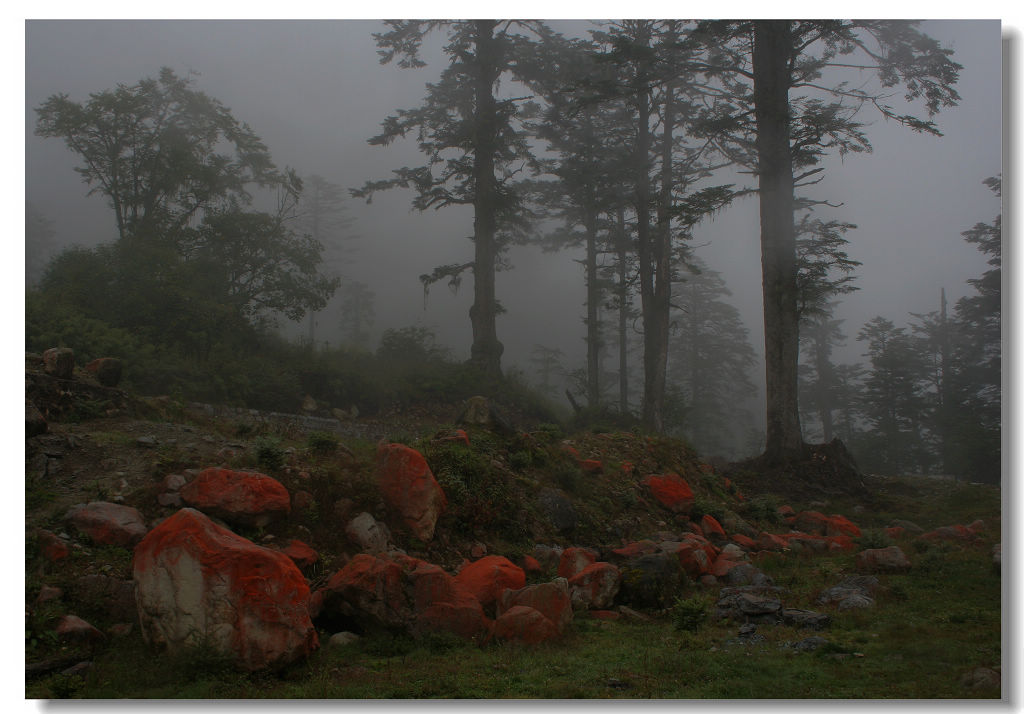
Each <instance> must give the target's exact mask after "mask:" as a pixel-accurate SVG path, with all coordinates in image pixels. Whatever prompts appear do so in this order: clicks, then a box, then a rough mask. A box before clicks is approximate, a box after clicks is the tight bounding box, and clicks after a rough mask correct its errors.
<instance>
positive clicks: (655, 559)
mask: <svg viewBox="0 0 1024 714" xmlns="http://www.w3.org/2000/svg"><path fill="white" fill-rule="evenodd" d="M619 569H620V571H621V573H622V582H621V587H620V590H619V595H618V599H619V601H620V602H623V603H627V604H629V605H632V606H633V607H640V608H665V607H669V606H670V605H671V604H672V602H673V601H674V600H675V599H676V597H678V594H679V590H680V588H681V586H682V584H683V579H684V578H683V569H682V566H681V565H680V563H679V558H678V557H677V556H676V555H675V554H674V553H665V552H659V553H645V554H643V555H638V556H636V557H634V558H630V559H629V560H627V561H626V562H624V563H621V564H620V565H619Z"/></svg>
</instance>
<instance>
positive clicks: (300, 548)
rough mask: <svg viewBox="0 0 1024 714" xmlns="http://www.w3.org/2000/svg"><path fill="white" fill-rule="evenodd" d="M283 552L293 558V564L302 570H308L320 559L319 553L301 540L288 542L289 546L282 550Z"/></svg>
mask: <svg viewBox="0 0 1024 714" xmlns="http://www.w3.org/2000/svg"><path fill="white" fill-rule="evenodd" d="M281 552H282V553H284V554H285V555H287V556H288V557H289V558H291V559H292V562H293V563H295V564H296V565H297V566H299V567H300V568H308V567H309V566H311V565H313V563H315V562H316V561H317V560H319V559H320V556H319V555H317V552H316V551H315V550H313V549H312V548H310V547H309V546H308V545H306V544H305V543H303V542H302V541H301V540H290V541H288V545H286V546H285V547H284V548H282V549H281Z"/></svg>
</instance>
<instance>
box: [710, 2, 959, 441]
mask: <svg viewBox="0 0 1024 714" xmlns="http://www.w3.org/2000/svg"><path fill="white" fill-rule="evenodd" d="M692 37H693V38H694V40H695V41H699V42H700V43H702V45H703V46H704V48H705V55H704V58H703V60H702V62H700V63H695V64H694V65H693V67H694V69H699V70H700V71H702V72H703V73H704V75H705V77H706V78H707V83H708V86H709V90H708V92H709V94H711V95H714V96H715V97H716V98H717V99H719V101H718V102H716V103H714V104H713V105H709V107H708V109H707V110H705V111H704V115H703V117H702V121H701V124H700V125H701V127H702V129H701V131H702V133H703V135H704V136H707V137H708V138H709V140H711V141H714V142H715V143H716V145H718V146H719V147H720V149H721V150H722V151H723V152H725V153H726V154H727V155H729V156H731V157H733V158H734V159H735V160H736V161H737V162H740V163H744V164H746V165H748V166H750V167H751V168H752V169H753V170H754V171H756V175H757V178H758V195H759V202H760V210H761V262H762V272H763V281H762V282H763V286H764V288H763V292H764V328H765V329H764V332H765V364H766V370H765V373H766V381H767V429H768V431H767V443H766V448H765V456H766V457H768V458H769V459H770V460H776V461H784V460H786V459H788V458H790V457H792V456H794V455H798V454H799V453H800V451H801V449H802V444H803V441H802V435H801V430H800V418H799V412H798V398H797V364H798V356H799V310H798V304H799V303H798V301H799V289H798V285H797V274H798V273H797V257H796V256H797V248H796V229H795V225H794V211H795V210H796V208H797V207H798V206H799V204H798V202H797V201H796V199H795V195H794V191H795V189H797V188H799V187H800V186H802V185H807V182H815V181H818V180H820V178H821V177H820V176H818V174H820V172H821V171H822V170H823V169H822V168H820V167H819V168H812V167H815V166H816V165H817V164H818V163H820V162H821V160H822V159H823V158H824V157H825V156H826V155H827V154H828V153H829V152H831V151H838V152H839V153H840V155H842V154H844V153H847V152H851V151H853V152H859V151H866V150H869V149H870V143H869V142H868V139H867V136H866V135H865V134H864V132H863V130H862V129H863V125H862V124H861V123H860V122H859V121H857V120H856V116H857V113H858V111H860V110H861V109H862V108H863V107H865V106H868V107H874V108H875V109H877V110H878V111H879V112H881V114H882V115H883V116H885V117H886V118H890V119H893V120H895V121H898V122H899V123H900V124H902V125H904V126H907V127H909V128H911V129H912V130H914V131H919V132H925V133H930V134H934V135H939V131H938V129H937V127H936V125H935V124H934V123H933V122H932V121H930V119H929V120H926V119H922V118H920V117H919V116H915V115H912V114H902V115H901V114H898V113H897V111H896V110H895V109H893V107H891V106H890V105H888V104H887V103H886V101H887V97H888V95H889V94H890V93H891V90H892V88H893V87H896V86H897V85H902V86H903V88H904V90H905V92H904V96H905V98H906V99H907V100H908V101H911V102H913V101H917V100H923V102H924V109H925V110H926V111H927V114H928V117H929V118H930V117H932V116H934V115H935V114H936V113H937V112H938V111H939V110H940V109H941V108H942V107H944V106H951V105H954V104H955V103H956V102H957V101H958V100H959V96H958V95H957V93H956V92H955V91H954V90H953V85H954V84H955V83H956V81H957V79H958V74H959V70H960V65H958V64H956V63H955V62H953V61H952V60H951V59H950V55H951V54H952V51H951V50H946V49H943V48H941V47H940V46H939V44H938V43H937V42H936V41H935V40H934V39H932V38H930V37H928V36H927V35H925V34H923V33H921V32H920V31H919V30H918V29H917V23H914V22H905V21H890V20H867V21H847V20H813V21H796V20H738V21H707V22H702V23H700V24H699V25H698V28H697V30H696V31H695V33H694V34H693V35H692ZM826 71H827V72H828V75H827V77H828V79H829V82H828V83H826V82H825V78H826V74H825V73H826ZM846 71H854V72H857V73H860V75H859V76H863V73H865V72H872V73H874V75H875V76H876V78H877V79H876V82H875V83H873V84H872V83H863V82H862V83H859V84H857V85H851V83H850V82H848V81H835V80H833V79H832V78H836V77H838V76H840V73H841V72H846ZM812 177H816V178H812Z"/></svg>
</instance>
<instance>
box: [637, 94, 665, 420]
mask: <svg viewBox="0 0 1024 714" xmlns="http://www.w3.org/2000/svg"><path fill="white" fill-rule="evenodd" d="M638 84H640V85H641V86H644V87H645V88H644V89H643V90H642V92H641V94H640V95H639V96H638V97H637V142H636V158H635V162H636V166H635V169H636V240H637V262H638V270H639V274H640V310H641V313H642V314H643V324H644V355H643V362H644V395H643V404H642V406H641V419H642V420H643V423H644V425H645V426H646V427H647V428H649V429H651V430H653V431H655V432H660V431H661V429H662V415H661V402H660V401H659V399H658V390H657V388H656V384H655V378H656V372H657V366H656V365H657V351H658V349H657V342H656V340H657V336H656V332H657V330H656V328H655V325H654V318H653V316H654V310H655V307H654V304H655V296H654V272H655V270H654V245H653V240H652V235H651V234H652V231H651V225H650V220H651V219H650V200H651V194H650V182H651V179H650V174H649V171H650V161H649V156H650V147H651V129H650V120H651V103H650V96H649V94H648V92H647V89H646V78H643V77H641V78H640V80H639V82H638Z"/></svg>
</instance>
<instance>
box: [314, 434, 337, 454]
mask: <svg viewBox="0 0 1024 714" xmlns="http://www.w3.org/2000/svg"><path fill="white" fill-rule="evenodd" d="M338 443H339V440H338V435H337V434H332V433H330V432H327V431H314V432H312V433H311V434H310V435H309V436H308V437H307V439H306V447H307V448H308V449H309V450H310V451H311V452H312V453H314V454H317V455H319V456H327V455H329V454H333V453H334V452H335V451H337V449H338Z"/></svg>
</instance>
